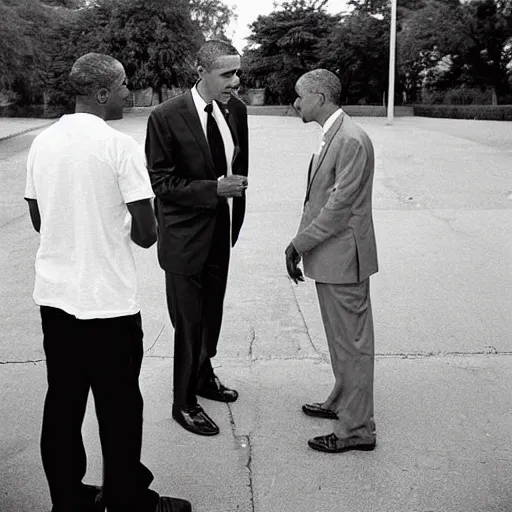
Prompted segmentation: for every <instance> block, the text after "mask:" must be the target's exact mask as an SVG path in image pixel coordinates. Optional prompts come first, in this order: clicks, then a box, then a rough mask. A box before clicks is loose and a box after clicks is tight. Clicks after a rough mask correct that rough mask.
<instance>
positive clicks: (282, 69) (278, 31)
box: [243, 0, 339, 104]
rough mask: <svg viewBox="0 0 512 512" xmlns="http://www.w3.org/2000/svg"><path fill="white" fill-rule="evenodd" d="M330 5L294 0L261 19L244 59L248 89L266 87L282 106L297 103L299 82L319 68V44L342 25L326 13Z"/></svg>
mask: <svg viewBox="0 0 512 512" xmlns="http://www.w3.org/2000/svg"><path fill="white" fill-rule="evenodd" d="M326 3H327V2H326V0H292V1H290V2H284V3H283V4H282V6H281V7H280V8H279V9H276V10H274V11H273V12H272V13H270V14H269V15H267V16H262V15H260V16H258V18H257V19H256V21H255V22H253V23H252V24H251V26H250V28H251V31H252V33H251V35H250V36H249V37H248V42H249V43H248V47H247V48H246V50H245V51H244V56H243V68H244V73H245V75H244V76H246V85H249V86H255V85H256V86H260V87H266V88H267V89H268V92H269V96H270V98H271V99H274V100H276V101H277V102H278V103H280V104H283V103H291V102H293V100H294V99H295V96H296V95H295V92H294V85H295V82H296V81H297V79H298V78H299V77H300V76H301V75H302V74H303V73H305V72H306V71H309V70H310V69H313V68H315V67H317V64H318V62H319V60H320V59H319V44H320V42H321V41H322V39H323V38H325V37H326V36H327V35H328V34H329V33H330V32H331V30H332V29H333V27H334V26H335V25H336V23H338V21H339V16H333V15H330V14H328V13H327V12H326V11H325V9H324V6H325V4H326Z"/></svg>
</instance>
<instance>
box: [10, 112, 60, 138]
mask: <svg viewBox="0 0 512 512" xmlns="http://www.w3.org/2000/svg"><path fill="white" fill-rule="evenodd" d="M55 121H56V119H39V118H24V117H0V141H2V140H6V139H10V138H12V137H16V136H17V135H22V134H23V133H27V132H31V131H32V130H37V129H39V128H43V127H45V126H49V125H50V124H52V123H54V122H55Z"/></svg>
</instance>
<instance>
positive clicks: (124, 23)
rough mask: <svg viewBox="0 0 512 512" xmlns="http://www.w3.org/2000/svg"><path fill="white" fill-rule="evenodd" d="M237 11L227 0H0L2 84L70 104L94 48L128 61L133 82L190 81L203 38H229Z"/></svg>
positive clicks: (31, 97) (28, 98)
mask: <svg viewBox="0 0 512 512" xmlns="http://www.w3.org/2000/svg"><path fill="white" fill-rule="evenodd" d="M234 15H235V13H234V12H233V10H232V9H231V8H229V7H228V6H226V5H225V4H224V3H223V2H222V1H221V0H0V33H1V34H2V37H0V69H1V76H0V89H2V90H3V91H4V95H10V96H11V97H14V98H15V99H16V101H17V102H18V103H19V104H21V105H30V104H42V103H44V104H46V105H55V106H58V107H61V109H64V110H65V109H66V108H70V107H71V106H72V103H73V98H72V95H71V91H70V90H69V89H68V85H67V76H68V74H69V70H70V69H71V66H72V64H73V62H74V61H75V60H76V59H77V58H78V57H79V56H80V55H83V54H84V53H87V52H91V51H95V52H100V53H108V54H110V55H112V56H114V57H116V58H117V59H118V60H119V61H120V62H122V63H123V65H124V67H125V69H126V74H127V77H128V79H129V87H130V88H131V89H134V90H137V89H144V88H147V87H152V88H154V89H155V90H160V88H161V87H162V86H163V85H166V86H168V87H185V86H188V85H190V84H191V83H193V81H194V78H195V69H194V58H195V54H196V53H197V50H198V49H199V47H200V46H201V44H202V43H203V42H204V41H205V40H206V39H207V38H212V37H215V38H221V39H227V38H226V36H225V30H226V28H227V26H228V24H229V22H230V20H231V19H232V18H233V16H234Z"/></svg>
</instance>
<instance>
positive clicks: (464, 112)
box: [414, 105, 512, 121]
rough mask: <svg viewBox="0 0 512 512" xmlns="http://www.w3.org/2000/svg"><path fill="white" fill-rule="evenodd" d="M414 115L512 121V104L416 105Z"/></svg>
mask: <svg viewBox="0 0 512 512" xmlns="http://www.w3.org/2000/svg"><path fill="white" fill-rule="evenodd" d="M414 115H415V116H424V117H445V118H452V119H478V120H486V121H512V105H414Z"/></svg>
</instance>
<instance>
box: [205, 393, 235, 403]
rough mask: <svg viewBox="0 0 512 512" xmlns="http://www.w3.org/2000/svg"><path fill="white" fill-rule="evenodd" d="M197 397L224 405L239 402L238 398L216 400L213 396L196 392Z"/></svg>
mask: <svg viewBox="0 0 512 512" xmlns="http://www.w3.org/2000/svg"><path fill="white" fill-rule="evenodd" d="M196 395H197V396H200V397H201V398H206V399H207V400H212V401H214V402H221V403H223V404H232V403H233V402H236V401H237V400H238V397H236V398H235V399H229V400H225V399H224V398H214V397H211V396H207V395H202V394H201V393H198V392H196Z"/></svg>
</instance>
